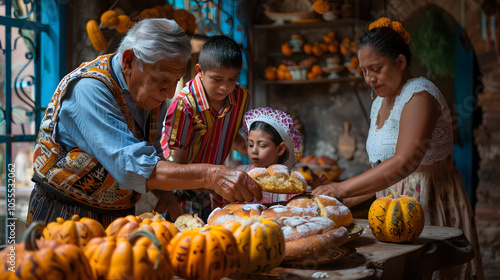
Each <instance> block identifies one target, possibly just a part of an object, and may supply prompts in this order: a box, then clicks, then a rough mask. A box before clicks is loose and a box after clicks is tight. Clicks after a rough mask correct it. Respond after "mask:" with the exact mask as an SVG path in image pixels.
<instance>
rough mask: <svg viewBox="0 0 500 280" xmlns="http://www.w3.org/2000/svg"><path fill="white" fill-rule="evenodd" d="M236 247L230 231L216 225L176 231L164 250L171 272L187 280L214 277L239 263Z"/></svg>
mask: <svg viewBox="0 0 500 280" xmlns="http://www.w3.org/2000/svg"><path fill="white" fill-rule="evenodd" d="M237 246H238V245H237V244H236V240H235V238H234V236H233V234H232V233H231V232H230V231H229V230H227V229H225V228H224V227H222V226H221V225H216V226H205V227H203V228H196V229H191V230H185V231H182V232H180V233H179V234H177V235H176V236H175V237H174V238H173V239H172V240H171V241H170V244H169V245H168V251H169V253H170V260H171V262H172V265H173V267H174V271H175V275H177V276H179V277H181V278H184V279H187V280H195V279H196V280H198V279H205V280H218V279H221V278H224V277H227V276H228V275H229V274H230V273H231V272H233V271H234V270H235V269H236V268H237V267H238V266H239V261H240V254H239V251H238V247H237Z"/></svg>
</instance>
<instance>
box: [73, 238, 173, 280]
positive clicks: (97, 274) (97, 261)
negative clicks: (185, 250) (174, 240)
mask: <svg viewBox="0 0 500 280" xmlns="http://www.w3.org/2000/svg"><path fill="white" fill-rule="evenodd" d="M83 251H84V253H85V256H86V257H87V259H88V260H89V263H90V267H91V271H92V274H93V275H94V279H103V280H107V279H109V280H111V279H113V280H126V279H171V278H172V277H173V274H174V271H173V269H172V266H171V264H170V260H169V256H168V254H167V251H166V248H165V245H164V244H162V243H161V242H159V241H158V239H157V238H156V237H155V236H154V235H153V234H152V233H150V232H148V231H138V232H136V233H134V234H133V235H132V236H130V237H129V238H128V239H127V238H123V237H119V238H117V237H114V236H113V237H109V236H108V237H98V238H94V239H92V240H91V241H90V242H89V243H88V244H87V246H85V248H84V249H83Z"/></svg>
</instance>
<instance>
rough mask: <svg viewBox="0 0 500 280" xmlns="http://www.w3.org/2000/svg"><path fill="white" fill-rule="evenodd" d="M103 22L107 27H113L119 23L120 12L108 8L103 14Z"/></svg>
mask: <svg viewBox="0 0 500 280" xmlns="http://www.w3.org/2000/svg"><path fill="white" fill-rule="evenodd" d="M101 23H102V25H104V26H106V27H113V26H116V25H117V24H118V13H117V12H116V11H115V10H107V11H105V12H104V13H102V15H101Z"/></svg>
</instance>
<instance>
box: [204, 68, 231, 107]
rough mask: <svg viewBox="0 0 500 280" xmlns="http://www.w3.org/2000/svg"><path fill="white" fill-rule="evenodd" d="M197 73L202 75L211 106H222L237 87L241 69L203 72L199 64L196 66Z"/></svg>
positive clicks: (219, 69)
mask: <svg viewBox="0 0 500 280" xmlns="http://www.w3.org/2000/svg"><path fill="white" fill-rule="evenodd" d="M195 68H196V72H198V73H200V75H201V81H202V82H203V87H204V88H205V93H206V95H207V99H208V102H209V103H210V105H211V106H217V105H222V104H223V102H224V100H225V99H226V97H227V96H228V95H229V94H230V93H231V92H232V91H233V90H234V88H235V87H236V82H237V81H238V76H239V74H240V69H236V68H213V69H210V70H207V71H203V70H202V69H201V66H200V65H199V64H196V66H195Z"/></svg>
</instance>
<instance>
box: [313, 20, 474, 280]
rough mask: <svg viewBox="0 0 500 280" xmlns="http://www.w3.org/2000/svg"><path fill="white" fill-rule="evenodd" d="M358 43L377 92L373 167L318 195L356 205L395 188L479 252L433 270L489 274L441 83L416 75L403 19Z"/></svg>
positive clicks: (458, 275)
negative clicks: (459, 232) (456, 158)
mask: <svg viewBox="0 0 500 280" xmlns="http://www.w3.org/2000/svg"><path fill="white" fill-rule="evenodd" d="M369 29H370V30H369V31H368V32H367V33H366V34H365V35H364V36H363V38H362V39H361V41H360V43H359V45H358V58H359V66H360V68H361V70H362V72H363V76H364V79H365V82H366V83H367V84H368V85H370V86H371V87H372V94H373V91H375V92H376V93H377V96H378V97H377V98H376V99H375V100H374V102H373V104H372V109H371V114H370V118H371V122H370V130H369V133H368V139H367V144H366V149H367V152H368V155H369V160H370V162H371V164H372V166H373V168H371V169H370V170H368V171H366V172H364V173H362V174H360V175H358V176H356V177H353V178H350V179H348V180H345V181H343V182H339V183H331V184H327V185H322V186H319V187H317V188H316V189H315V190H314V191H313V192H312V194H313V195H319V194H323V195H330V196H333V197H342V198H343V199H344V204H346V205H347V206H353V205H355V204H357V203H359V202H362V201H364V200H366V199H368V198H370V197H372V196H373V195H374V194H376V196H377V198H378V197H382V196H386V189H387V188H388V187H391V188H392V189H394V190H395V191H396V192H398V193H399V194H400V195H403V194H404V195H409V196H412V197H414V198H416V199H417V200H418V201H419V202H420V204H421V205H422V208H423V209H424V213H425V223H426V224H427V225H437V226H448V227H456V228H460V229H462V230H463V231H464V234H465V236H466V237H467V238H468V240H469V241H470V242H471V244H472V245H473V248H474V251H475V258H474V259H473V260H472V261H471V262H469V263H467V264H464V265H461V266H458V267H453V268H449V269H445V270H442V271H439V272H435V273H434V274H433V278H441V279H484V275H483V269H482V264H481V253H480V249H479V244H478V239H477V231H476V225H475V221H474V216H473V212H472V208H471V205H470V203H469V199H468V196H467V193H466V191H465V188H464V185H463V183H462V179H461V174H460V172H459V171H458V170H457V169H456V167H455V161H454V159H453V131H452V122H451V116H450V111H449V109H448V106H447V104H446V101H445V99H444V97H443V95H442V94H441V92H440V91H439V89H438V88H437V87H436V86H435V85H434V84H433V83H432V82H430V81H429V80H427V79H426V78H423V77H417V78H416V77H413V76H412V75H411V73H410V71H409V70H408V66H409V64H410V61H411V53H410V48H409V45H408V44H409V41H410V35H409V34H408V33H407V32H406V30H405V29H404V28H403V26H402V25H401V23H399V22H395V21H390V20H389V19H387V18H381V19H379V20H377V21H375V22H373V23H372V24H370V27H369Z"/></svg>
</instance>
